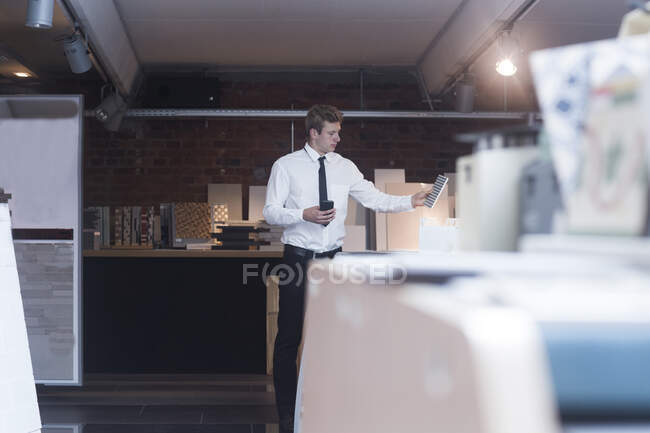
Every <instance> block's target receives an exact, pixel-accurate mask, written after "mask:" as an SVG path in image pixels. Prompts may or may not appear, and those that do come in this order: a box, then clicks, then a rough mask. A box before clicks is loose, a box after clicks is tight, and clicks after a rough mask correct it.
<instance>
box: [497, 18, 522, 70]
mask: <svg viewBox="0 0 650 433" xmlns="http://www.w3.org/2000/svg"><path fill="white" fill-rule="evenodd" d="M511 30H512V29H509V30H505V31H503V32H502V33H501V34H500V35H499V38H498V40H497V44H498V45H497V50H498V53H499V60H498V61H497V64H496V71H497V72H498V73H499V74H501V75H503V76H504V77H511V76H513V75H515V74H516V73H517V64H516V62H517V60H518V59H519V51H520V49H519V42H518V41H517V40H516V39H515V38H513V37H512V35H511V33H510V32H511Z"/></svg>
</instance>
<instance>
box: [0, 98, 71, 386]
mask: <svg viewBox="0 0 650 433" xmlns="http://www.w3.org/2000/svg"><path fill="white" fill-rule="evenodd" d="M82 113H83V98H82V97H81V96H77V95H66V96H55V95H47V96H42V95H29V96H0V187H2V188H4V190H5V191H6V192H7V193H9V194H11V195H12V198H11V199H10V200H9V209H10V210H11V212H12V215H11V223H12V227H13V228H21V229H72V231H73V240H72V242H70V241H67V242H68V243H69V244H67V245H66V244H65V243H66V241H62V242H63V244H64V245H54V244H52V245H53V246H50V245H46V244H48V242H47V240H44V241H46V242H45V244H43V245H39V244H38V242H40V241H39V240H33V241H25V244H22V243H21V241H17V242H16V243H15V245H14V247H15V248H17V249H18V250H17V251H18V252H19V256H20V257H17V261H16V262H17V268H18V274H19V278H20V280H21V283H24V286H25V287H23V284H21V294H22V297H23V304H24V305H25V316H26V321H27V324H28V326H27V332H28V336H29V340H30V345H31V356H32V364H33V367H34V376H35V379H36V382H37V383H47V384H61V385H66V384H70V385H77V384H81V377H82V371H81V369H82V360H81V357H82V349H81V343H82V333H81V308H80V305H81V290H80V287H81V286H80V285H81V243H80V234H81V212H82V197H81V190H82V189H81V188H82V177H81V168H82V141H81V136H82V134H81V131H82ZM51 249H53V251H50V250H51ZM52 263H55V264H56V265H55V266H54V267H56V269H57V271H60V272H56V273H51V272H49V271H48V272H41V271H39V269H41V268H42V269H51V268H52ZM23 289H24V290H23ZM41 312H42V313H43V314H41ZM52 318H54V319H56V320H54V321H52V320H50V319H52ZM59 322H60V323H59ZM43 330H46V332H45V334H43ZM50 331H52V332H50ZM43 335H45V336H46V337H47V338H45V337H43Z"/></svg>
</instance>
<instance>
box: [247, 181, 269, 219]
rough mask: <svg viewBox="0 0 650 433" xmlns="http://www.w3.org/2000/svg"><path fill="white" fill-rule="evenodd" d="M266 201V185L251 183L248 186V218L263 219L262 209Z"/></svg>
mask: <svg viewBox="0 0 650 433" xmlns="http://www.w3.org/2000/svg"><path fill="white" fill-rule="evenodd" d="M264 203H266V185H251V186H249V187H248V219H249V220H250V221H259V220H263V219H264V215H263V214H262V210H263V209H264Z"/></svg>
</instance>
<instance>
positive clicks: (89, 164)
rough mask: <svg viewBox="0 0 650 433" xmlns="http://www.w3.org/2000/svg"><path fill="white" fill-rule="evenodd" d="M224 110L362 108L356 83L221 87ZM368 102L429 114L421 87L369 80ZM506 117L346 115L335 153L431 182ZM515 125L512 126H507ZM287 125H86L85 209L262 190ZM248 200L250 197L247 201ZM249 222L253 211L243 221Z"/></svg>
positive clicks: (300, 132)
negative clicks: (231, 189)
mask: <svg viewBox="0 0 650 433" xmlns="http://www.w3.org/2000/svg"><path fill="white" fill-rule="evenodd" d="M220 96H221V103H222V106H223V107H224V108H269V109H270V108H275V109H278V108H291V106H293V107H294V108H296V109H305V108H308V107H309V106H311V105H312V104H314V103H319V102H324V103H331V104H335V105H337V106H338V107H339V108H341V109H354V110H358V109H359V102H360V92H359V90H358V88H357V87H356V85H355V84H353V83H347V84H346V83H343V84H340V83H314V82H311V83H305V82H298V83H292V84H286V83H281V82H267V83H265V82H235V81H233V82H230V83H222V93H221V95H220ZM364 105H365V108H366V109H372V110H424V109H425V105H424V104H423V102H422V101H421V100H420V95H419V92H418V89H417V86H416V85H415V84H409V83H406V84H405V83H401V84H399V85H396V84H391V83H378V84H376V85H373V84H372V83H369V84H368V85H367V86H366V87H364ZM508 123H509V122H504V121H476V120H410V119H409V120H406V119H405V120H395V119H373V120H363V121H362V120H360V119H347V120H345V121H344V124H343V129H342V142H341V145H340V147H339V149H337V151H338V152H340V153H341V154H342V155H343V156H345V157H348V158H350V159H351V160H353V161H354V162H355V163H356V164H357V166H358V167H359V169H360V170H361V171H362V172H363V173H364V175H365V176H366V178H367V179H370V180H373V173H374V169H375V168H405V169H406V180H407V181H408V182H431V181H432V179H433V178H434V177H435V175H437V174H438V173H442V172H449V171H454V169H455V161H456V158H457V157H458V156H460V155H464V154H467V153H470V152H471V147H470V146H468V145H466V144H459V143H455V142H454V139H453V137H454V135H455V134H457V133H460V132H467V131H473V130H482V129H490V128H495V127H499V126H503V125H505V124H508ZM510 124H512V122H510ZM294 137H295V146H296V148H300V147H302V145H303V143H304V125H303V121H298V120H296V121H295V133H294ZM290 146H291V121H290V120H287V119H217V118H211V119H183V120H178V119H134V118H127V119H125V121H124V123H123V125H122V130H121V131H120V132H118V133H110V132H107V131H105V130H104V128H103V127H102V125H101V124H99V123H98V122H97V121H95V120H94V119H86V122H85V177H84V193H85V194H84V197H85V206H95V205H136V204H137V205H151V204H154V205H155V204H158V203H160V202H167V201H205V200H206V199H207V186H206V185H207V184H208V183H242V184H243V185H244V186H245V188H244V191H245V194H246V192H247V190H248V188H247V187H248V185H264V184H266V182H267V180H268V175H269V172H270V169H271V165H272V164H273V162H274V161H275V160H276V159H277V158H279V157H280V156H282V155H284V154H286V153H288V152H289V151H290ZM244 200H245V201H244V202H247V197H246V196H245V197H244ZM245 216H246V215H245Z"/></svg>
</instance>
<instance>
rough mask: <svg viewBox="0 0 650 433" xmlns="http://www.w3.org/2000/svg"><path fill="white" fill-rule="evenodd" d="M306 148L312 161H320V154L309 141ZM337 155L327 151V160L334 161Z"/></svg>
mask: <svg viewBox="0 0 650 433" xmlns="http://www.w3.org/2000/svg"><path fill="white" fill-rule="evenodd" d="M305 150H306V151H307V155H309V158H310V159H311V160H312V161H318V158H320V155H319V154H318V152H316V151H315V150H314V149H313V148H312V147H311V146H310V145H309V143H305ZM335 155H336V154H335V153H334V152H327V153H326V154H325V160H326V161H327V162H332V161H333V160H334V157H335Z"/></svg>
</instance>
